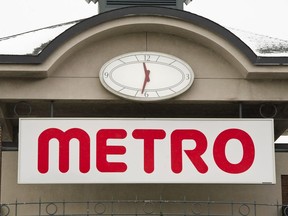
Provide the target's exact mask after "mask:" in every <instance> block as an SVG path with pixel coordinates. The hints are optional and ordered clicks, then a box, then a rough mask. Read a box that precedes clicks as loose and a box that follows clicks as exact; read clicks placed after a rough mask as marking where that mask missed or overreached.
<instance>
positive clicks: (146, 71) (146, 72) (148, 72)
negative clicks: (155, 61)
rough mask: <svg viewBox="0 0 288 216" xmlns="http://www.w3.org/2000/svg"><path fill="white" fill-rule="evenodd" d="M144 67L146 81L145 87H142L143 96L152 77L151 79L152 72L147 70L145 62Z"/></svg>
mask: <svg viewBox="0 0 288 216" xmlns="http://www.w3.org/2000/svg"><path fill="white" fill-rule="evenodd" d="M143 67H144V72H145V79H144V82H143V87H142V91H141V94H143V92H144V90H145V87H146V84H147V82H150V77H149V75H150V70H148V69H147V67H146V64H145V62H143Z"/></svg>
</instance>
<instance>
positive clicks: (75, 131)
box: [38, 128, 90, 173]
mask: <svg viewBox="0 0 288 216" xmlns="http://www.w3.org/2000/svg"><path fill="white" fill-rule="evenodd" d="M51 139H57V140H58V142H59V170H60V172H62V173H66V172H67V171H68V170H69V146H70V144H69V143H70V140H71V139H77V140H78V141H79V170H80V172H82V173H87V172H88V171H89V170H90V138H89V135H88V134H87V133H86V132H85V131H83V130H81V129H79V128H71V129H69V130H67V131H66V132H63V131H62V130H59V129H57V128H49V129H47V130H44V131H43V132H42V133H41V134H40V135H39V138H38V171H39V172H40V173H47V172H48V170H49V142H50V140H51Z"/></svg>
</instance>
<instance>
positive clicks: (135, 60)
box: [99, 51, 194, 101]
mask: <svg viewBox="0 0 288 216" xmlns="http://www.w3.org/2000/svg"><path fill="white" fill-rule="evenodd" d="M99 77H100V82H101V83H102V85H103V86H104V87H105V88H106V89H107V90H108V91H110V92H111V93H113V94H115V95H118V96H120V97H122V98H125V99H130V100H137V101H159V100H166V99H169V98H172V97H175V96H178V95H180V94H182V93H183V92H185V91H186V90H187V89H189V88H190V86H191V85H192V83H193V80H194V73H193V71H192V69H191V67H190V66H189V65H188V64H187V63H186V62H184V61H183V60H181V59H179V58H177V57H175V56H172V55H168V54H164V53H160V52H147V51H143V52H132V53H126V54H123V55H120V56H117V57H115V58H113V59H111V60H109V61H108V62H106V63H105V64H104V65H103V66H102V68H101V70H100V73H99Z"/></svg>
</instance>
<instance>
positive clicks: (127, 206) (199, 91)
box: [0, 7, 288, 215]
mask: <svg viewBox="0 0 288 216" xmlns="http://www.w3.org/2000/svg"><path fill="white" fill-rule="evenodd" d="M134 52H157V53H165V54H167V55H169V56H170V55H171V56H175V57H177V58H179V59H181V60H183V61H185V62H186V63H187V64H188V65H189V66H190V67H191V68H192V70H193V74H194V81H193V84H192V85H191V87H189V89H185V91H183V92H181V94H179V95H177V96H176V97H173V98H169V99H167V98H166V99H165V100H161V101H152V102H151V101H149V102H147V101H138V100H137V101H135V100H133V99H131V98H130V99H126V98H123V97H119V96H118V95H115V94H113V92H110V91H107V89H106V88H104V87H103V85H102V84H101V81H100V78H99V72H100V70H101V68H102V66H103V65H104V64H105V63H106V62H108V61H109V60H111V59H113V58H115V57H116V56H120V55H123V54H125V53H134ZM287 64H288V58H286V57H260V56H256V55H255V54H254V52H253V51H252V50H251V49H250V48H249V47H248V46H247V45H246V44H245V43H243V42H242V41H241V40H240V39H239V38H238V37H236V36H235V35H234V34H232V33H231V32H230V31H228V30H227V29H225V28H223V27H221V26H219V25H217V24H216V23H214V22H212V21H210V20H207V19H205V18H203V17H199V16H197V15H194V14H191V13H187V12H184V11H181V10H175V9H169V8H157V7H141V8H140V7H129V8H122V9H118V10H115V11H109V12H105V13H102V14H99V15H97V16H95V17H92V18H89V19H86V20H83V21H81V22H79V23H78V24H77V25H75V26H73V27H72V28H70V29H68V30H66V31H65V32H64V33H62V34H61V35H59V36H58V37H57V38H55V39H54V40H53V41H51V42H50V43H49V44H48V45H47V46H46V47H45V49H44V50H43V51H42V52H41V53H40V54H38V55H1V56H0V100H1V130H2V131H1V138H2V156H1V164H2V167H1V203H2V214H3V215H14V214H16V215H17V214H18V215H27V214H28V215H73V214H75V215H76V214H77V215H79V214H80V215H95V214H96V215H97V214H99V215H101V214H102V215H103V214H108V215H117V214H121V213H122V214H124V215H129V214H131V215H135V214H136V215H141V214H144V215H149V214H156V215H165V214H169V213H170V214H172V215H219V214H221V215H281V214H282V204H283V205H285V204H288V198H287V195H286V193H285V190H287V189H286V187H287V186H286V183H285V182H286V181H287V179H286V178H287V177H286V176H287V175H288V169H287V162H288V158H287V153H285V145H276V146H275V153H274V152H273V155H274V157H275V177H276V182H275V184H274V183H273V184H265V183H263V184H250V183H248V184H242V183H241V184H239V183H229V184H227V183H220V184H219V183H217V182H215V183H209V184H207V183H206V184H202V183H201V182H198V183H177V182H176V183H145V182H144V183H121V182H119V183H113V184H112V183H106V184H105V183H93V182H92V183H90V184H84V183H83V184H81V183H80V184H79V183H78V184H71V183H69V184H67V183H63V184H60V183H59V182H58V183H57V182H55V183H54V184H53V183H49V184H47V183H45V184H44V183H42V184H41V183H38V184H19V183H18V177H19V176H18V169H19V166H20V164H18V151H17V150H18V141H19V139H18V133H21V131H20V130H19V118H21V119H23V118H24V119H25V118H36V119H37V118H46V119H54V118H64V119H74V118H85V119H91V118H112V119H119V118H121V119H130V118H138V119H139V118H140V119H147V118H148V119H149V118H152V119H159V118H161V119H166V118H167V119H176V118H177V119H179V118H180V119H199V118H200V119H219V120H220V119H221V120H223V119H224V120H223V121H225V119H236V120H237V119H240V120H241V119H244V120H245V119H251V118H252V119H261V120H263V119H273V121H274V127H273V131H272V134H273V137H274V140H276V139H277V138H278V137H279V136H280V135H282V134H283V133H284V132H285V130H286V129H287V128H288V121H287V115H288V111H287V109H288V107H287V99H288V96H287V93H286V92H287V91H288V67H287ZM145 74H146V72H145ZM146 78H147V74H146ZM146 78H145V79H146ZM150 78H151V79H152V77H150ZM146 81H147V80H146ZM147 83H148V81H147ZM147 83H146V84H147ZM148 84H149V83H148ZM141 88H142V84H141ZM31 130H34V129H33V128H31ZM271 146H273V148H274V143H273V142H271ZM258 151H259V152H260V154H261V150H258ZM31 157H32V156H31ZM31 169H32V168H31ZM27 172H28V170H27ZM263 172H265V168H264V169H263ZM116 182H117V181H116ZM212 182H213V180H212ZM24 203H26V204H27V205H24ZM39 203H40V204H39ZM28 204H29V205H28ZM21 212H22V213H21ZM27 212H28V213H27ZM31 212H32V213H31ZM75 212H76V213H75Z"/></svg>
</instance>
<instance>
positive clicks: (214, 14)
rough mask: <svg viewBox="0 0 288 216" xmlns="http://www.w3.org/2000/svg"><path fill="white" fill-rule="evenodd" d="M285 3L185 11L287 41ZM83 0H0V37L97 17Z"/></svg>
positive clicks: (212, 0) (200, 5)
mask: <svg viewBox="0 0 288 216" xmlns="http://www.w3.org/2000/svg"><path fill="white" fill-rule="evenodd" d="M287 8H288V0H273V1H271V0H193V2H192V3H190V4H189V5H188V7H186V9H187V10H189V11H191V12H193V13H196V14H198V15H201V16H204V17H206V18H209V19H211V20H213V21H215V22H217V23H219V24H221V25H223V26H226V27H233V28H237V29H241V30H246V31H250V32H254V33H259V34H264V35H268V36H272V37H278V38H282V39H286V40H288V27H287V24H286V21H287V20H288V13H287ZM97 11H98V10H97V6H96V5H95V4H93V3H90V4H87V3H86V1H85V0H49V1H48V0H13V1H11V0H0V20H1V21H0V37H4V36H9V35H13V34H17V33H21V32H25V31H29V30H34V29H38V28H41V27H46V26H50V25H54V24H59V23H63V22H68V21H73V20H78V19H82V18H87V17H90V16H93V15H95V14H97Z"/></svg>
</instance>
